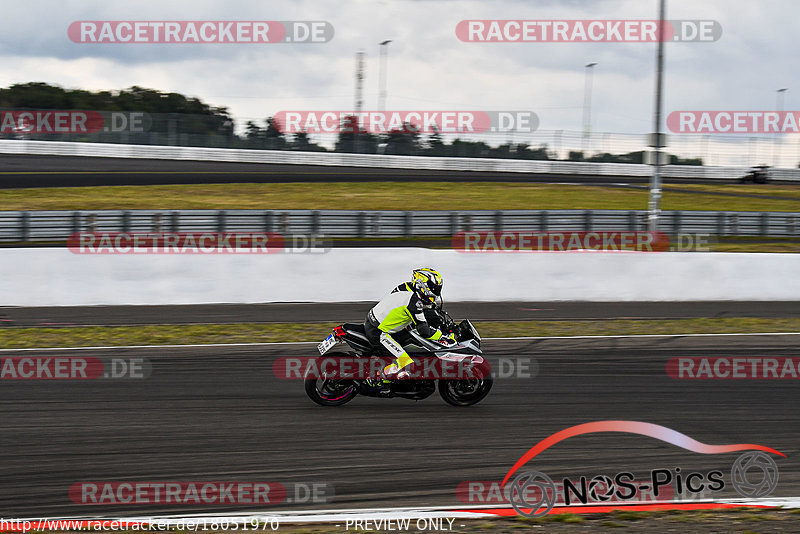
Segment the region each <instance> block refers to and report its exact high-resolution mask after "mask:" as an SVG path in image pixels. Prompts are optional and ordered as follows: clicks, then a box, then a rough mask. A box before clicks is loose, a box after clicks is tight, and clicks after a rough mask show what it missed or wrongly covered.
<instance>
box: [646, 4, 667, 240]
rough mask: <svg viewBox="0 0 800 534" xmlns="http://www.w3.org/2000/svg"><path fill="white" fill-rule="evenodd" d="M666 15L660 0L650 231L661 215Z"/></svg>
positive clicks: (651, 142) (648, 218)
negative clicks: (662, 108) (662, 111)
mask: <svg viewBox="0 0 800 534" xmlns="http://www.w3.org/2000/svg"><path fill="white" fill-rule="evenodd" d="M666 15H667V5H666V0H660V2H659V13H658V45H657V47H656V102H655V108H656V109H655V113H653V123H654V128H653V130H654V133H653V135H652V136H651V140H650V143H649V144H650V146H651V147H653V149H654V150H653V158H654V159H653V161H652V162H651V163H652V165H653V175H652V176H651V177H650V195H649V199H648V206H647V207H648V214H647V229H648V230H649V231H650V232H657V231H658V219H659V217H660V216H661V149H662V148H663V147H664V139H663V137H662V135H661V107H662V103H663V99H662V96H663V95H662V88H663V87H664V35H665V32H664V29H665V28H664V27H665V22H666V21H665V20H664V18H665V17H666Z"/></svg>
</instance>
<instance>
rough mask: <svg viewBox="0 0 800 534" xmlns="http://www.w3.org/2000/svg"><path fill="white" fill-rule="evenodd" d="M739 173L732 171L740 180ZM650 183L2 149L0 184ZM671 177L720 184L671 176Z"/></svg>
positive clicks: (569, 176) (627, 179) (630, 179)
mask: <svg viewBox="0 0 800 534" xmlns="http://www.w3.org/2000/svg"><path fill="white" fill-rule="evenodd" d="M738 178H740V176H738V175H737V176H731V177H730V180H731V181H733V180H737V179H738ZM400 180H402V181H437V182H542V183H552V182H558V183H582V184H591V183H598V184H603V183H606V184H607V183H617V182H625V183H647V182H648V180H649V178H648V177H641V178H637V177H631V176H608V175H599V174H598V175H592V174H580V175H578V174H575V175H572V174H545V173H537V174H526V173H518V172H499V171H497V172H488V171H480V172H477V171H430V170H417V169H390V168H380V169H376V168H370V167H323V166H314V165H285V164H265V163H226V162H204V161H183V160H144V159H127V158H90V157H78V156H24V155H7V154H0V188H19V187H74V186H102V185H157V184H211V183H287V182H376V181H379V182H386V181H400ZM669 181H670V182H682V183H706V182H707V183H714V182H716V183H719V180H711V181H703V180H694V179H678V178H670V179H669Z"/></svg>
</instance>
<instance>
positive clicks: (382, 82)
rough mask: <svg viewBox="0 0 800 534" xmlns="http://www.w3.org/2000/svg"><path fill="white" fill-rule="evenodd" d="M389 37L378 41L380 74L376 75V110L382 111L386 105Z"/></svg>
mask: <svg viewBox="0 0 800 534" xmlns="http://www.w3.org/2000/svg"><path fill="white" fill-rule="evenodd" d="M391 42H392V40H391V39H387V40H385V41H383V42H381V43H378V45H379V46H380V51H381V53H380V65H379V69H380V74H379V75H378V85H379V87H378V111H384V108H385V107H386V69H387V64H386V63H387V60H388V57H389V43H391Z"/></svg>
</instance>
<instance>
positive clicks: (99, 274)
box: [0, 248, 800, 306]
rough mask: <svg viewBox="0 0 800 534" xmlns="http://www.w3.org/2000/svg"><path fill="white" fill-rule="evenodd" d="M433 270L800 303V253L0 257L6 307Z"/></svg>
mask: <svg viewBox="0 0 800 534" xmlns="http://www.w3.org/2000/svg"><path fill="white" fill-rule="evenodd" d="M420 266H431V267H435V268H436V269H439V270H440V271H441V272H442V273H443V275H444V277H445V289H444V298H445V300H446V301H448V300H449V301H464V300H479V301H514V300H516V301H557V300H562V301H563V300H587V301H645V300H651V301H667V300H800V254H726V253H671V252H664V253H635V252H631V253H614V252H573V253H487V254H483V253H463V252H456V251H453V250H430V249H422V248H397V249H389V248H382V249H376V248H361V249H333V250H331V251H330V252H328V253H325V254H269V255H203V256H192V255H79V254H73V253H71V252H69V251H68V250H66V249H44V248H38V249H37V248H28V249H0V306H78V305H93V304H108V305H112V304H198V303H223V302H225V303H256V302H309V301H311V302H341V301H364V300H376V299H377V298H379V297H380V296H382V295H383V294H384V293H385V292H386V291H388V290H389V289H390V288H391V287H392V286H393V285H395V284H397V283H399V282H401V281H403V280H406V279H407V278H408V277H409V273H410V271H411V269H412V268H414V267H420Z"/></svg>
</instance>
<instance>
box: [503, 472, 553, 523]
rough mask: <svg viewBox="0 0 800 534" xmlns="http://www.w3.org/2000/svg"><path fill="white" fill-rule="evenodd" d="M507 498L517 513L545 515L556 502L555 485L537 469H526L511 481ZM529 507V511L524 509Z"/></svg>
mask: <svg viewBox="0 0 800 534" xmlns="http://www.w3.org/2000/svg"><path fill="white" fill-rule="evenodd" d="M508 500H509V501H510V502H511V506H513V507H514V510H516V511H517V513H518V514H520V515H524V516H527V517H541V516H543V515H546V514H547V513H548V512H550V510H552V509H553V506H554V505H555V504H556V485H555V484H554V483H553V481H552V479H551V478H550V477H549V476H547V475H545V474H544V473H541V472H539V471H526V472H524V473H521V474H519V475H517V476H516V478H514V480H513V481H512V482H511V489H510V491H509V495H508ZM528 508H530V511H529V512H526V511H524V509H528Z"/></svg>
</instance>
